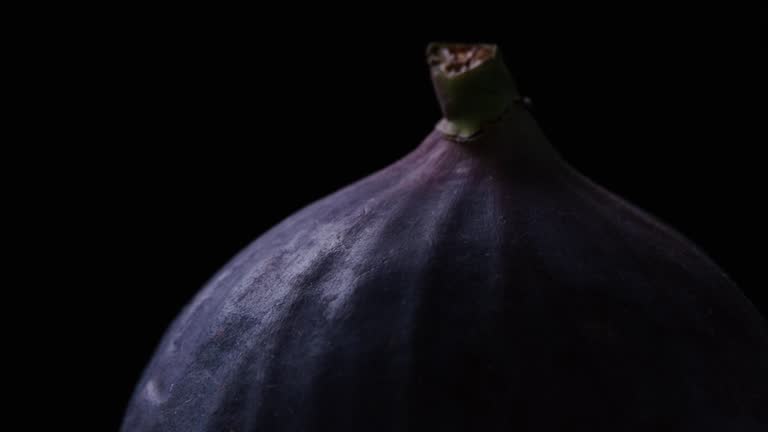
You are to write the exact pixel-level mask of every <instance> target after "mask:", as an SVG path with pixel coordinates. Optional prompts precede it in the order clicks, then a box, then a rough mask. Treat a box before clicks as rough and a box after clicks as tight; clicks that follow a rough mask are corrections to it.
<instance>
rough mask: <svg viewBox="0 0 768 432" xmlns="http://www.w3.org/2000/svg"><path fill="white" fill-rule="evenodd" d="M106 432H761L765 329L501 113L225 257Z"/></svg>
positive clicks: (692, 252)
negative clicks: (475, 132) (470, 133)
mask: <svg viewBox="0 0 768 432" xmlns="http://www.w3.org/2000/svg"><path fill="white" fill-rule="evenodd" d="M122 430H123V431H124V432H150V431H153V432H154V431H157V432H160V431H163V432H203V431H205V432H214V431H215V432H229V431H237V432H256V431H259V432H264V431H270V432H272V431H297V432H298V431H303V432H307V431H431V430H436V431H443V432H445V431H486V432H487V431H573V430H588V431H614V432H615V431H644V432H645V431H765V430H768V327H767V326H766V322H765V320H764V319H763V317H762V316H760V315H759V313H758V312H757V310H756V309H755V308H754V307H753V305H752V304H751V303H750V302H749V300H748V299H746V298H745V297H744V295H743V294H742V292H741V291H740V290H739V289H738V288H737V287H736V286H735V285H734V284H733V283H732V282H731V281H730V280H729V279H728V277H727V276H726V275H725V274H723V272H722V270H720V269H719V268H718V267H717V266H716V265H715V264H714V263H713V262H712V261H711V260H710V259H708V258H707V257H706V256H705V255H703V254H702V253H701V252H700V251H698V249H697V248H696V247H695V246H694V245H692V244H691V243H690V242H689V241H687V240H686V239H684V238H683V237H682V236H681V235H679V234H677V233H676V232H674V231H673V230H672V229H670V228H668V227H667V226H665V225H664V224H662V223H660V222H658V221H657V220H655V219H654V218H653V217H651V216H649V215H647V214H646V213H644V212H642V211H641V210H638V209H637V208H635V207H633V206H632V205H630V204H628V203H626V202H625V201H623V200H622V199H620V198H618V197H616V196H614V195H612V194H611V193H609V192H607V191H606V190H604V189H602V188H600V187H599V186H597V185H595V184H594V183H592V182H591V181H589V180H588V179H586V178H585V177H584V176H582V175H580V174H579V173H577V172H576V171H575V170H574V169H572V168H571V167H570V166H569V165H568V164H566V163H565V162H564V161H563V160H562V159H561V158H560V157H559V156H558V155H557V153H556V152H555V151H554V150H553V149H552V147H551V146H550V145H549V143H548V142H547V140H546V139H545V137H544V136H543V134H542V133H541V131H540V129H539V127H538V126H537V125H536V123H535V121H534V120H533V118H532V117H531V116H530V115H529V114H528V113H527V112H526V111H525V110H524V109H523V108H522V107H513V109H512V111H511V112H509V113H507V115H506V116H505V118H504V119H503V120H501V121H499V122H497V123H496V124H494V125H493V126H491V127H489V128H487V130H485V131H484V132H483V133H482V134H480V135H479V136H477V137H476V138H474V139H472V140H468V141H466V142H459V141H456V140H453V139H451V138H449V137H447V136H445V135H443V134H442V133H440V132H438V131H434V132H432V133H431V134H430V135H429V136H428V137H427V138H426V139H425V140H424V142H423V143H422V144H421V145H420V146H419V147H418V148H416V149H415V150H414V151H413V152H411V153H410V154H408V155H407V156H405V157H404V158H403V159H401V160H400V161H398V162H396V163H394V164H393V165H391V166H389V167H386V168H384V169H383V170H381V171H379V172H377V173H375V174H373V175H371V176H369V177H367V178H365V179H362V180H360V181H358V182H356V183H354V184H352V185H350V186H348V187H346V188H344V189H342V190H340V191H338V192H336V193H334V194H332V195H330V196H328V197H326V198H324V199H321V200H320V201H318V202H316V203H313V204H311V205H310V206H308V207H306V208H304V209H302V210H301V211H299V212H297V213H295V214H294V215H292V216H290V217H288V218H287V219H286V220H285V221H283V222H281V223H280V224H279V225H277V226H275V227H274V228H272V229H271V230H270V231H268V232H267V233H265V234H264V235H262V236H261V237H260V238H259V239H257V240H256V241H255V242H253V243H252V244H251V245H250V246H248V247H247V248H246V249H245V250H243V251H242V252H241V253H240V254H239V255H238V256H236V257H235V258H234V259H233V260H232V261H231V262H230V263H229V264H227V265H226V266H225V267H224V268H223V269H222V270H221V271H220V272H219V273H218V274H217V275H216V276H215V277H214V278H213V279H212V280H211V281H210V282H209V283H208V284H207V286H205V287H204V289H203V290H202V291H201V292H200V293H199V294H198V295H197V296H196V298H195V299H194V300H193V301H192V302H191V303H190V304H189V305H188V306H187V307H186V308H185V310H184V311H183V312H182V313H181V315H180V316H179V317H178V318H177V319H176V321H175V322H174V323H173V324H172V326H171V327H170V329H169V330H168V332H167V334H166V335H165V337H164V339H163V341H162V342H161V344H160V346H159V347H158V349H157V352H156V354H155V356H154V358H153V360H152V361H151V363H150V364H149V365H148V367H147V369H146V371H145V373H144V375H143V377H142V379H141V381H140V382H139V383H138V385H137V387H136V391H135V394H134V396H133V398H132V401H131V403H130V405H129V407H128V410H127V413H126V416H125V419H124V424H123V428H122Z"/></svg>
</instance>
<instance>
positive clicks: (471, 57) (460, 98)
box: [427, 43, 519, 139]
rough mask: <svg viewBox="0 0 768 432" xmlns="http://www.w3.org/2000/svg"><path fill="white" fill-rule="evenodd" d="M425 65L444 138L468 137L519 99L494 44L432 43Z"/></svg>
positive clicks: (500, 115) (438, 125)
mask: <svg viewBox="0 0 768 432" xmlns="http://www.w3.org/2000/svg"><path fill="white" fill-rule="evenodd" d="M427 62H428V63H429V66H430V72H431V76H432V84H433V86H434V89H435V94H436V96H437V100H438V103H439V104H440V109H441V110H442V113H443V118H442V119H441V120H440V122H439V123H438V124H437V126H436V128H437V130H438V131H440V132H442V133H443V134H445V135H448V136H453V137H457V138H461V139H466V138H471V137H472V136H474V135H476V134H478V133H479V132H481V131H482V129H483V128H484V127H485V126H487V125H489V124H490V123H493V122H495V121H496V120H498V119H499V118H500V117H502V115H503V114H504V113H505V112H506V111H507V110H508V109H509V108H510V106H511V105H512V104H513V103H515V101H517V100H519V93H518V91H517V88H516V86H515V82H514V79H513V78H512V76H511V75H510V73H509V71H508V70H507V67H506V66H505V65H504V61H503V59H502V57H501V52H500V51H499V49H498V47H497V46H496V45H492V44H456V43H431V44H429V46H428V47H427Z"/></svg>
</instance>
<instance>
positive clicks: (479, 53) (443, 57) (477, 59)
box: [427, 44, 496, 77]
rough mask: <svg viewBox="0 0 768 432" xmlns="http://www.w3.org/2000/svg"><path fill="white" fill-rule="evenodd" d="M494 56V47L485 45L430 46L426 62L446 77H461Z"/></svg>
mask: <svg viewBox="0 0 768 432" xmlns="http://www.w3.org/2000/svg"><path fill="white" fill-rule="evenodd" d="M495 54H496V47H495V46H494V45H486V44H431V45H430V46H429V48H428V50H427V62H428V64H429V65H430V66H431V67H437V68H440V71H441V72H442V73H443V74H444V75H445V76H446V77H454V76H457V75H461V74H463V73H465V72H467V71H470V70H472V69H475V68H476V67H478V66H480V65H482V64H483V63H485V62H486V61H488V60H489V59H491V58H493V56H494V55H495Z"/></svg>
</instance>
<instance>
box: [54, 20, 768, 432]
mask: <svg viewBox="0 0 768 432" xmlns="http://www.w3.org/2000/svg"><path fill="white" fill-rule="evenodd" d="M295 8H296V9H297V10H296V11H295V14H288V15H280V16H277V15H273V14H271V13H266V12H263V13H254V12H251V11H237V10H224V8H221V9H217V10H211V9H193V8H192V7H186V8H184V9H174V10H163V11H158V10H131V11H128V10H125V11H109V12H108V13H105V15H104V16H103V17H102V19H100V20H98V21H97V22H95V23H94V22H90V23H89V24H88V25H87V26H76V25H73V26H71V27H69V28H67V29H66V36H67V37H66V38H63V39H61V40H60V41H56V40H54V41H51V44H52V45H53V49H52V52H53V51H56V52H58V56H59V57H57V58H56V60H52V61H51V65H50V66H51V67H54V68H56V70H58V71H60V72H62V73H59V74H57V75H56V76H58V77H59V80H58V81H56V80H54V82H52V83H50V86H51V87H50V88H51V90H52V91H53V92H55V93H56V94H55V96H56V97H54V98H53V99H54V101H56V102H55V103H54V105H52V106H51V110H54V111H58V112H67V114H68V115H67V117H66V120H65V121H64V120H62V121H61V122H60V124H58V125H57V127H58V128H60V133H62V134H63V135H64V136H66V137H67V140H68V142H71V144H69V145H67V146H66V148H65V149H60V150H58V151H57V150H55V149H54V150H52V151H51V152H50V153H48V157H49V158H50V159H49V160H50V161H51V162H52V164H53V165H57V158H58V157H59V156H62V157H63V156H64V155H66V157H67V160H68V161H71V162H68V163H67V164H66V168H65V169H62V168H61V165H59V168H58V169H57V170H56V171H55V172H56V173H57V174H59V175H57V181H54V182H52V183H51V184H49V186H48V191H49V192H52V194H51V197H52V201H51V203H50V204H49V206H50V208H51V209H55V214H56V215H57V216H56V218H54V220H55V223H54V225H56V226H54V228H55V229H60V230H61V231H63V232H66V233H67V235H68V236H67V240H66V242H64V243H63V244H59V245H60V246H62V248H61V249H60V250H59V252H60V253H61V254H62V255H69V253H70V251H71V250H74V249H78V250H80V249H82V250H84V251H85V252H86V253H85V254H82V255H81V254H73V257H74V258H75V261H76V263H75V264H73V265H72V266H70V270H72V269H74V270H75V275H76V276H75V277H76V278H77V279H76V283H75V284H74V285H75V286H76V288H75V289H73V291H75V292H76V295H75V296H73V299H71V300H74V302H76V303H78V306H79V307H80V308H81V309H79V310H82V311H83V312H78V313H77V315H78V318H80V319H82V320H85V321H87V322H88V323H89V324H88V325H87V326H86V327H85V329H84V330H83V331H81V332H80V334H81V336H82V337H81V339H82V340H83V342H84V349H86V350H88V352H91V350H92V351H93V352H96V353H98V355H86V354H81V355H82V358H83V359H82V361H81V363H86V365H85V366H86V369H87V370H88V372H87V373H88V374H89V375H90V376H91V377H92V378H94V379H93V381H94V383H93V384H91V385H92V388H91V392H92V394H97V395H99V397H96V398H94V399H95V400H93V401H92V402H91V403H92V404H93V403H95V404H96V408H93V409H92V411H93V412H98V413H99V414H103V417H104V418H105V419H106V422H105V423H104V425H103V427H104V430H107V429H113V428H115V427H117V425H118V423H119V421H120V417H121V415H122V412H123V409H124V408H125V404H126V403H127V401H128V398H129V396H130V392H131V391H132V390H133V385H134V384H135V383H136V381H137V380H138V378H139V375H140V373H141V370H142V368H143V367H144V366H145V364H146V362H147V361H148V360H149V358H150V356H151V354H152V350H153V349H154V347H155V346H156V344H157V343H158V342H159V339H160V337H161V335H162V333H163V331H164V329H165V327H166V326H167V325H168V324H169V323H170V321H171V320H172V319H173V317H174V316H175V315H176V314H177V313H178V312H179V309H180V308H181V307H182V306H183V305H184V304H185V303H186V302H187V301H188V300H190V298H191V296H192V295H193V294H194V293H195V292H196V291H197V290H198V289H199V288H200V287H201V286H202V285H203V284H204V283H205V281H206V280H207V278H208V277H210V276H211V275H212V274H213V272H214V271H216V270H217V269H218V268H219V267H220V266H222V265H223V264H224V263H225V262H226V261H227V259H228V258H230V257H231V256H232V255H233V254H234V253H236V252H237V251H238V250H240V249H241V248H242V247H244V246H245V245H246V244H248V243H249V242H250V241H251V240H253V239H254V238H256V237H257V236H258V235H259V234H260V233H262V232H263V231H265V230H266V229H268V228H269V227H270V226H272V225H274V224H275V223H277V222H279V221H280V220H281V219H283V218H284V217H286V216H288V215H289V214H290V213H292V212H293V211H295V210H297V209H299V208H301V207H303V206H304V205H306V204H308V203H310V202H311V201H313V200H315V199H318V198H320V197H322V196H323V195H326V194H328V193H330V192H332V191H334V190H336V189H337V188H339V187H341V186H343V185H345V184H347V183H349V182H352V181H354V180H356V179H359V178H361V177H362V176H364V175H366V174H368V173H371V172H373V171H374V170H377V169H379V168H382V167H384V166H386V165H387V164H389V163H390V162H393V161H394V160H396V159H398V158H399V157H401V156H403V155H404V154H405V153H407V152H408V151H410V150H411V149H413V148H415V146H416V145H418V144H419V142H420V141H421V140H422V138H424V136H426V134H427V133H429V131H430V130H431V129H432V127H433V125H434V124H435V123H436V121H437V120H438V119H439V117H440V114H439V109H438V106H437V104H436V102H435V100H434V97H433V94H432V89H431V84H430V82H429V77H428V71H427V68H426V65H425V62H424V58H423V52H424V48H425V46H426V44H427V42H429V41H431V40H458V41H487V42H496V43H498V44H500V45H501V48H502V50H503V52H504V54H505V58H506V61H507V63H508V65H509V67H510V69H511V70H512V71H513V73H514V74H515V75H516V76H517V78H518V83H519V87H520V89H521V91H522V93H523V94H525V95H527V96H529V97H530V98H531V99H532V101H533V110H534V113H535V114H536V116H537V118H538V119H539V121H540V123H541V124H542V126H543V128H544V130H545V132H546V133H547V134H548V136H549V137H550V139H551V141H552V142H553V144H554V145H555V146H556V147H557V148H558V149H559V150H560V151H561V152H562V154H563V155H564V156H565V158H566V159H568V160H569V161H570V162H571V163H572V164H573V165H575V166H576V167H577V168H578V169H580V170H581V171H582V172H584V173H585V174H586V175H588V176H589V177H591V178H593V179H594V180H596V181H597V182H598V183H601V184H603V185H604V186H606V187H608V188H609V189H611V190H613V191H615V192H617V193H619V194H620V195H622V196H624V197H625V198H627V199H628V200H630V201H631V202H634V203H636V204H638V205H639V206H640V207H643V208H645V209H646V210H648V211H650V212H651V213H652V214H655V215H656V216H658V217H660V218H661V219H662V220H665V221H667V222H668V223H670V224H671V225H672V226H674V227H675V228H677V229H678V230H679V231H681V232H682V233H683V234H685V235H686V236H688V237H689V238H691V239H692V240H694V241H695V242H696V243H697V244H699V245H700V246H701V247H702V248H703V249H704V250H705V251H706V252H707V253H708V254H709V255H710V256H712V257H713V258H714V259H715V261H717V262H718V263H719V264H721V266H722V267H723V268H724V269H725V271H726V272H727V273H728V274H729V275H731V277H732V278H733V279H735V280H736V282H737V283H739V284H740V285H741V287H742V288H743V290H744V291H745V293H746V294H747V295H748V296H749V297H750V298H751V299H752V300H753V302H755V303H756V305H758V306H759V307H760V308H761V310H762V311H763V313H765V311H766V310H768V309H767V307H768V303H766V299H765V297H764V295H763V294H762V293H761V291H762V289H763V284H762V278H761V273H762V270H763V269H762V268H761V266H762V265H763V260H762V259H761V258H762V255H763V254H762V253H760V251H759V248H758V249H757V250H755V249H754V244H755V243H756V242H757V232H758V229H759V222H762V221H761V220H759V219H760V218H758V215H757V211H758V207H759V206H760V205H761V201H762V198H763V196H764V191H763V189H762V184H763V182H764V180H765V177H764V174H763V171H762V170H761V167H762V166H763V162H762V160H761V159H762V156H761V155H762V154H763V149H762V147H763V146H764V144H765V142H766V140H765V138H766V136H765V133H764V131H763V123H764V119H765V114H766V112H765V111H766V109H765V104H764V101H765V100H766V99H765V96H766V92H765V84H764V77H765V76H766V69H765V67H764V66H763V65H762V62H761V60H760V57H761V54H762V51H763V50H764V49H765V46H764V43H763V40H762V36H763V35H762V31H763V29H762V28H761V27H760V26H759V25H758V24H757V20H756V19H755V14H754V11H747V10H745V11H733V10H729V11H724V10H720V9H718V10H707V11H705V10H701V9H699V10H695V11H693V10H686V11H680V12H672V11H669V10H664V11H653V12H650V11H642V10H626V11H617V10H603V9H596V10H590V11H585V10H580V12H581V14H579V15H578V18H577V17H576V16H575V15H572V14H571V11H560V14H559V16H560V18H556V17H555V16H554V13H553V11H548V12H546V13H534V12H528V11H526V12H525V13H523V12H521V11H519V10H515V9H514V8H513V10H512V11H510V12H501V11H499V12H494V11H492V10H482V11H459V12H455V13H453V14H449V16H448V17H445V18H444V17H440V18H436V17H435V16H433V17H431V18H422V19H418V20H417V19H415V18H414V19H412V20H406V19H405V18H404V17H405V16H407V15H409V14H405V13H402V12H398V13H394V14H384V13H383V11H377V10H373V11H371V12H362V11H351V10H344V11H338V15H337V14H335V13H334V11H329V10H323V11H311V10H306V9H305V7H302V6H298V5H296V6H295ZM321 13H322V14H325V15H323V16H322V17H321V16H320V14H321ZM315 14H317V15H315ZM350 14H351V15H350ZM329 15H330V16H332V17H333V18H328V16H329ZM492 18H493V19H492ZM73 101H74V102H75V103H72V102H73ZM753 250H754V252H753Z"/></svg>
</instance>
